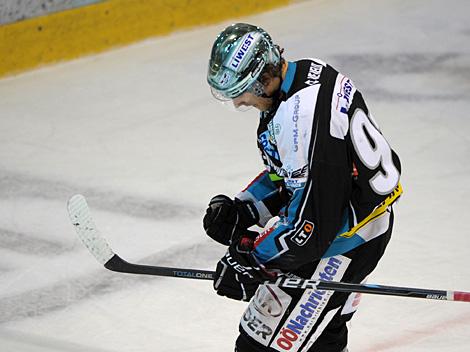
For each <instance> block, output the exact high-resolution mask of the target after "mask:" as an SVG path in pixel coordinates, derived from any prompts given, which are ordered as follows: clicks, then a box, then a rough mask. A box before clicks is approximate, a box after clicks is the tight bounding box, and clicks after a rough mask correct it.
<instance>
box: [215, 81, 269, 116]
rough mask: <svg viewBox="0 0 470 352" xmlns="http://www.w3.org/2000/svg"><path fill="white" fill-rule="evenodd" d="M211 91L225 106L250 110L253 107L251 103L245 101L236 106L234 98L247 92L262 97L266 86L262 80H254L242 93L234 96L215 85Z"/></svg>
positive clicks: (238, 109) (237, 109) (239, 109)
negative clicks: (247, 103)
mask: <svg viewBox="0 0 470 352" xmlns="http://www.w3.org/2000/svg"><path fill="white" fill-rule="evenodd" d="M211 93H212V95H213V96H214V98H215V99H217V100H218V101H219V102H220V103H222V104H223V105H224V106H226V107H228V108H231V110H232V109H233V110H236V111H242V112H244V111H248V110H250V109H251V108H252V106H250V105H244V104H243V103H242V104H240V105H238V106H235V103H234V101H233V100H234V99H236V98H238V97H239V96H241V95H243V94H245V93H251V94H253V95H255V96H257V97H261V96H263V94H264V88H263V85H262V84H261V82H259V81H257V80H256V81H254V82H253V83H252V84H251V85H250V86H248V88H246V89H245V90H244V91H243V92H242V93H241V94H238V95H236V96H234V97H228V96H227V95H226V94H224V92H221V91H219V90H217V89H215V88H213V87H211Z"/></svg>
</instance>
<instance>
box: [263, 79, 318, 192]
mask: <svg viewBox="0 0 470 352" xmlns="http://www.w3.org/2000/svg"><path fill="white" fill-rule="evenodd" d="M319 88H320V85H313V86H310V87H307V88H304V89H302V90H300V91H298V92H297V93H295V94H294V95H292V96H291V97H290V98H289V99H288V100H287V101H285V102H283V103H281V105H280V106H279V109H278V110H277V112H276V115H275V116H274V118H273V120H272V122H271V123H272V125H273V126H272V127H273V130H274V134H272V135H274V138H275V139H276V143H277V149H278V152H279V156H280V159H281V161H282V168H283V171H284V173H285V175H286V177H285V179H284V181H285V183H286V186H287V187H289V188H297V187H301V186H303V185H304V184H305V182H306V181H307V177H308V148H309V146H310V139H311V135H312V124H313V114H314V110H315V103H316V101H317V95H318V91H319Z"/></svg>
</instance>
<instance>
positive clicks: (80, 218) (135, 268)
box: [67, 194, 470, 302]
mask: <svg viewBox="0 0 470 352" xmlns="http://www.w3.org/2000/svg"><path fill="white" fill-rule="evenodd" d="M67 208H68V212H69V216H70V220H71V221H72V224H73V225H74V227H75V230H76V232H77V235H78V237H79V238H80V240H81V241H82V242H83V244H84V245H85V246H86V247H87V248H88V250H89V251H90V252H91V253H92V254H93V256H94V257H95V258H96V259H97V260H98V262H100V263H101V264H103V265H104V267H105V268H106V269H108V270H111V271H117V272H121V273H130V274H145V275H154V276H170V277H180V278H187V279H198V280H213V279H214V275H215V272H213V271H207V270H198V269H183V268H171V267H163V266H152V265H139V264H132V263H129V262H127V261H125V260H124V259H122V258H121V257H120V256H118V255H117V254H116V253H114V251H113V250H112V249H111V247H110V246H109V244H108V243H107V242H106V240H105V239H104V237H103V236H102V235H101V233H100V232H99V231H98V228H97V227H96V225H95V223H94V221H93V218H92V217H91V213H90V209H89V208H88V204H87V202H86V200H85V197H83V196H82V195H79V194H77V195H74V196H73V197H72V198H70V199H69V201H68V205H67ZM265 284H272V285H276V286H279V287H283V288H294V289H296V288H297V289H307V288H309V289H318V290H330V291H338V292H358V293H368V294H376V295H388V296H401V297H414V298H426V299H435V300H442V301H461V302H470V292H462V291H445V290H430V289H421V288H409V287H396V286H383V285H373V284H350V283H345V282H335V281H323V280H309V279H300V278H290V277H285V276H282V277H279V278H278V279H277V280H275V281H266V282H265Z"/></svg>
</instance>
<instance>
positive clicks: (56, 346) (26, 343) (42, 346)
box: [0, 329, 111, 352]
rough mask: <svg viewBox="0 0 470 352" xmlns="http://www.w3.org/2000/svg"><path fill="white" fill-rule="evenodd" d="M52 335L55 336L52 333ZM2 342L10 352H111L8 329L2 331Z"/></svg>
mask: <svg viewBox="0 0 470 352" xmlns="http://www.w3.org/2000/svg"><path fill="white" fill-rule="evenodd" d="M51 334H54V333H52V332H51ZM0 340H1V341H2V344H3V347H4V348H5V349H6V350H8V351H23V352H26V351H35V352H41V351H48V352H83V351H87V352H111V350H108V349H101V348H97V347H91V346H87V345H84V344H78V343H74V342H70V341H66V340H63V339H60V338H58V337H52V336H47V337H46V336H39V335H36V334H34V333H31V332H29V333H24V332H18V331H12V330H8V329H0Z"/></svg>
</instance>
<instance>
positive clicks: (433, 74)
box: [331, 52, 470, 102]
mask: <svg viewBox="0 0 470 352" xmlns="http://www.w3.org/2000/svg"><path fill="white" fill-rule="evenodd" d="M331 62H332V64H333V65H334V66H336V68H337V69H339V70H340V71H344V72H345V73H346V74H348V75H350V78H352V80H353V81H355V83H356V85H357V86H358V87H359V89H360V90H362V91H363V92H364V93H365V94H366V98H367V97H371V98H373V99H375V100H385V101H389V102H391V101H423V102H426V101H437V102H439V101H451V102H453V101H467V100H468V99H469V98H470V80H469V76H468V72H469V71H470V55H468V54H465V53H457V52H454V53H432V52H431V53H412V52H410V53H389V54H382V53H380V54H379V53H365V54H340V55H334V56H332V58H331Z"/></svg>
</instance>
